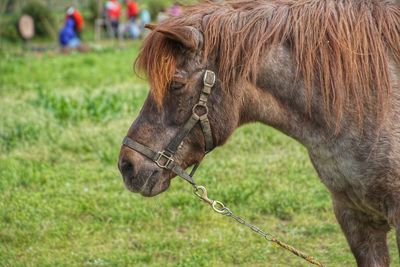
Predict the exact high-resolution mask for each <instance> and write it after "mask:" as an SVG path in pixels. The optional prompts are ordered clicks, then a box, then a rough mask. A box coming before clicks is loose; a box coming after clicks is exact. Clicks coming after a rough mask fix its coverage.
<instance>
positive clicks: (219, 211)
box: [211, 200, 227, 214]
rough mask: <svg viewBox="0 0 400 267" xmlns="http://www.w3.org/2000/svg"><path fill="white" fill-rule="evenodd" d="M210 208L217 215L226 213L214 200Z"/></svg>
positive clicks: (223, 207)
mask: <svg viewBox="0 0 400 267" xmlns="http://www.w3.org/2000/svg"><path fill="white" fill-rule="evenodd" d="M211 206H212V208H213V210H214V211H215V212H217V213H219V214H226V213H227V210H226V207H225V205H224V204H223V203H222V202H220V201H218V200H214V201H213V203H212V205H211Z"/></svg>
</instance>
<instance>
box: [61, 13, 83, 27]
mask: <svg viewBox="0 0 400 267" xmlns="http://www.w3.org/2000/svg"><path fill="white" fill-rule="evenodd" d="M68 18H72V19H73V20H74V21H75V31H77V32H82V30H83V24H84V21H83V17H82V14H81V13H80V12H79V11H78V10H76V9H75V11H74V13H73V14H72V15H67V16H66V17H65V21H67V19H68Z"/></svg>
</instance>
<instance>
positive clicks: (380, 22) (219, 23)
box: [136, 0, 400, 126]
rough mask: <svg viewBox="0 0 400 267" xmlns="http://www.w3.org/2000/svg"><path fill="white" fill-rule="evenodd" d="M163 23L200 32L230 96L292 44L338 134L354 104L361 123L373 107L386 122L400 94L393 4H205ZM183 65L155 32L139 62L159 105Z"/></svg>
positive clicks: (398, 16)
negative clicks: (394, 68) (392, 65)
mask: <svg viewBox="0 0 400 267" xmlns="http://www.w3.org/2000/svg"><path fill="white" fill-rule="evenodd" d="M162 23H163V24H164V25H171V26H173V25H188V26H194V27H196V28H197V29H199V30H200V31H201V32H202V33H203V35H204V48H203V54H204V57H205V58H211V57H212V56H214V55H217V57H216V58H217V62H216V63H217V68H218V73H217V75H218V78H219V79H220V80H221V83H222V86H223V88H230V87H231V85H232V84H233V83H235V82H236V81H237V80H238V79H240V78H242V79H247V80H249V81H252V82H254V81H255V79H256V75H257V71H258V68H259V66H260V60H262V59H263V58H265V56H266V54H267V53H268V51H269V49H271V47H273V46H275V45H278V44H282V43H287V44H289V45H290V47H291V49H292V53H293V57H294V59H295V62H296V64H297V67H298V71H299V77H301V78H302V79H303V80H304V83H305V86H306V88H307V100H308V105H309V107H311V97H312V95H313V90H314V88H320V90H321V96H322V99H323V103H322V104H323V106H324V110H325V113H326V117H327V118H331V119H332V118H334V121H335V122H336V126H338V123H339V122H340V120H341V119H342V117H343V115H344V112H345V108H346V106H349V104H351V106H352V107H354V109H355V111H356V113H357V116H358V119H359V121H362V119H363V114H364V110H365V108H366V106H367V105H368V104H369V105H371V106H374V109H376V114H377V116H378V117H379V118H382V116H383V114H384V111H385V108H386V103H387V101H388V98H389V96H390V92H391V90H392V86H393V85H392V84H391V81H390V70H389V63H388V62H389V55H390V56H392V57H393V58H394V60H395V61H396V62H397V63H400V7H399V6H398V5H397V6H396V5H394V4H391V3H390V2H389V1H380V0H358V1H354V0H342V1H327V0H320V1H310V0H299V1H297V0H274V1H261V0H256V1H250V0H245V1H228V2H224V3H219V4H218V3H203V4H199V5H196V6H192V7H188V8H187V9H186V10H185V12H184V14H183V15H182V16H180V17H178V18H173V19H168V20H166V21H165V22H162ZM176 58H177V50H176V48H175V47H174V45H173V43H172V42H171V41H169V40H168V39H167V38H166V37H164V36H163V35H162V34H159V33H157V32H152V33H151V34H150V35H149V36H148V37H147V39H146V41H145V42H144V44H143V47H142V50H141V52H140V54H139V57H138V59H137V61H136V66H137V67H138V68H139V69H141V70H143V71H144V72H145V73H146V74H147V75H148V77H149V80H150V83H151V87H152V94H153V96H154V98H155V100H156V102H157V103H158V104H160V103H161V102H162V99H163V96H164V95H165V92H166V90H167V87H168V84H169V83H170V81H171V79H172V77H173V75H174V72H175V68H176ZM214 58H215V57H214ZM371 103H373V104H371Z"/></svg>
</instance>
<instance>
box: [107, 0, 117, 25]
mask: <svg viewBox="0 0 400 267" xmlns="http://www.w3.org/2000/svg"><path fill="white" fill-rule="evenodd" d="M106 9H107V16H108V17H109V18H110V19H115V20H119V17H120V16H121V4H120V3H119V2H118V1H116V0H111V1H108V2H107V4H106Z"/></svg>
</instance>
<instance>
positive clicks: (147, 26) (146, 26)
mask: <svg viewBox="0 0 400 267" xmlns="http://www.w3.org/2000/svg"><path fill="white" fill-rule="evenodd" d="M144 27H145V28H146V29H149V30H150V31H152V30H154V29H155V28H156V27H157V25H156V24H145V25H144Z"/></svg>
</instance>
